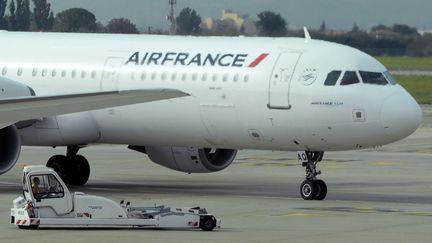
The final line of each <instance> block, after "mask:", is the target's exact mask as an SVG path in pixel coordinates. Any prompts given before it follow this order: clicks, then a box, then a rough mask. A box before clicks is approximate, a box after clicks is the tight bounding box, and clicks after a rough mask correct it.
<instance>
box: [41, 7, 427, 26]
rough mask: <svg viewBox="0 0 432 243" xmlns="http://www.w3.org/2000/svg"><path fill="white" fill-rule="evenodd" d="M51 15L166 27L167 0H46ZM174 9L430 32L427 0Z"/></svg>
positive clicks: (303, 23)
mask: <svg viewBox="0 0 432 243" xmlns="http://www.w3.org/2000/svg"><path fill="white" fill-rule="evenodd" d="M48 2H51V4H52V9H53V11H54V13H58V12H60V11H62V10H65V9H68V8H71V7H81V8H86V9H88V10H90V11H91V12H93V13H94V14H95V15H96V18H97V19H98V21H100V22H102V23H104V24H106V23H107V22H108V21H109V20H110V19H112V18H119V17H125V18H129V19H131V20H132V21H133V22H134V23H135V24H136V25H137V26H138V28H139V29H146V28H147V27H149V26H151V27H155V28H162V29H168V24H167V21H166V15H167V13H168V10H169V8H168V0H72V1H71V0H48ZM177 4H178V10H181V9H182V8H184V7H191V8H193V9H195V10H197V12H198V13H199V14H200V15H201V17H220V15H221V12H222V10H223V9H231V10H234V11H236V12H238V13H241V14H246V15H249V16H251V17H253V18H256V15H257V13H259V12H262V11H264V10H271V11H274V12H277V13H280V14H281V15H282V16H283V17H284V18H285V19H286V20H287V22H288V24H289V27H290V28H292V29H294V28H300V27H302V26H307V27H309V28H318V26H319V25H321V23H322V21H325V22H326V25H327V27H328V28H336V29H351V28H352V26H353V25H354V23H356V24H357V25H359V26H360V27H361V28H362V29H368V28H370V27H371V26H373V25H377V24H385V25H393V24H396V23H401V24H408V25H411V26H415V27H417V28H418V29H420V30H432V0H177Z"/></svg>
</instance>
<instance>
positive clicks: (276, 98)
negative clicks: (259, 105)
mask: <svg viewBox="0 0 432 243" xmlns="http://www.w3.org/2000/svg"><path fill="white" fill-rule="evenodd" d="M300 56H301V52H294V51H288V52H283V53H281V54H280V56H279V58H278V60H277V62H276V65H275V66H274V68H273V72H272V76H271V78H270V85H269V101H268V105H267V106H268V108H270V109H283V110H289V109H291V104H290V97H289V96H290V86H291V81H292V77H293V75H294V71H295V68H296V66H297V63H298V61H299V59H300Z"/></svg>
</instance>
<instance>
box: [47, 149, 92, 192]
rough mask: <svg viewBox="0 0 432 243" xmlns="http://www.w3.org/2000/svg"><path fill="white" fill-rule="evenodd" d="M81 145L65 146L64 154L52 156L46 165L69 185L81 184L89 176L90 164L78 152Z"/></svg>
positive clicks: (85, 181)
mask: <svg viewBox="0 0 432 243" xmlns="http://www.w3.org/2000/svg"><path fill="white" fill-rule="evenodd" d="M81 148H82V147H80V146H77V145H73V146H68V147H67V152H66V156H64V155H54V156H52V157H51V158H50V159H49V160H48V162H47V164H46V166H47V167H50V168H52V169H53V170H55V171H56V172H57V174H58V175H59V176H60V177H61V178H62V180H63V181H64V182H65V183H66V184H69V185H74V186H82V185H84V184H86V183H87V181H88V179H89V177H90V165H89V162H88V161H87V159H86V158H85V157H84V156H82V155H79V154H78V151H79V150H80V149H81Z"/></svg>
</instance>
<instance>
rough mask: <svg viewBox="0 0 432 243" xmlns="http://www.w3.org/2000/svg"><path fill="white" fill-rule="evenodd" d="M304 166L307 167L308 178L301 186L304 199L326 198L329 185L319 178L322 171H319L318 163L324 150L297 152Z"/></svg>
mask: <svg viewBox="0 0 432 243" xmlns="http://www.w3.org/2000/svg"><path fill="white" fill-rule="evenodd" d="M297 156H298V159H299V161H301V162H302V166H303V167H306V180H304V181H303V183H302V184H301V186H300V194H301V196H302V198H303V199H304V200H324V199H325V197H326V196H327V185H326V183H325V182H324V181H323V180H320V179H317V176H318V175H319V174H321V171H317V168H316V166H317V164H318V162H321V160H322V158H323V156H324V152H322V151H319V152H314V151H300V152H297Z"/></svg>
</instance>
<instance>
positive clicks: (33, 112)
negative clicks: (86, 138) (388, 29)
mask: <svg viewBox="0 0 432 243" xmlns="http://www.w3.org/2000/svg"><path fill="white" fill-rule="evenodd" d="M185 96H189V94H187V93H184V92H181V91H179V90H171V89H152V90H129V91H113V92H97V93H85V94H72V95H59V96H39V97H37V96H32V97H20V98H7V99H2V100H0V126H1V127H2V128H3V127H6V126H8V125H11V124H14V123H16V122H19V121H23V120H30V119H38V118H42V117H47V116H54V115H62V114H67V113H75V112H82V111H89V110H99V109H105V108H110V107H116V106H124V105H131V104H138V103H146V102H152V101H158V100H167V99H172V98H178V97H185Z"/></svg>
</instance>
